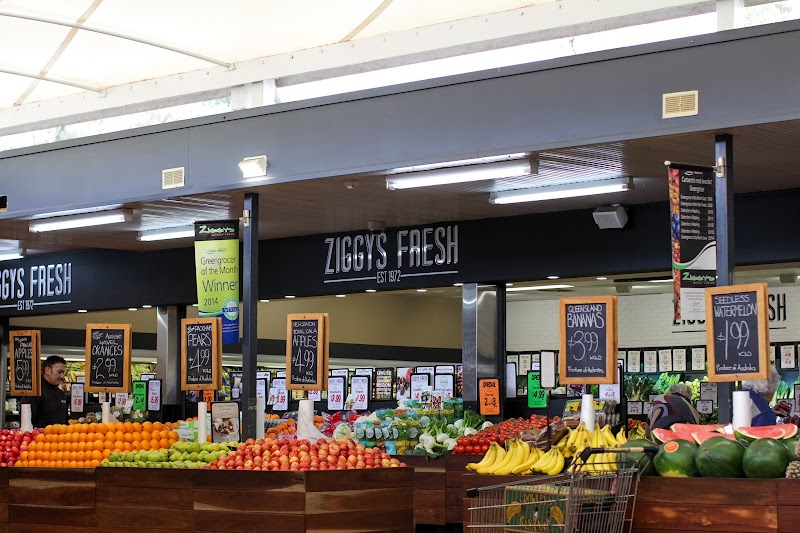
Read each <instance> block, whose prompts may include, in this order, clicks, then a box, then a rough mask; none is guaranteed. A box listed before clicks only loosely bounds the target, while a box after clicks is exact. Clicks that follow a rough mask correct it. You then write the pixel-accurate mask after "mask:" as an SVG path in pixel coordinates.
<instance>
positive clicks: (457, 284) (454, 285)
mask: <svg viewBox="0 0 800 533" xmlns="http://www.w3.org/2000/svg"><path fill="white" fill-rule="evenodd" d="M463 286H464V284H463V283H453V287H463Z"/></svg>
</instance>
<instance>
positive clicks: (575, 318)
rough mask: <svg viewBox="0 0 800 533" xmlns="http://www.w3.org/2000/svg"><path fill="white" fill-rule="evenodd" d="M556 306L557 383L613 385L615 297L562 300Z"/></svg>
mask: <svg viewBox="0 0 800 533" xmlns="http://www.w3.org/2000/svg"><path fill="white" fill-rule="evenodd" d="M559 307H560V315H561V316H560V318H561V351H560V353H559V355H560V359H561V360H560V376H561V383H563V384H574V385H578V384H597V383H616V382H617V372H616V366H617V299H616V296H597V297H592V298H562V299H561V300H560V303H559Z"/></svg>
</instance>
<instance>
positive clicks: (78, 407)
mask: <svg viewBox="0 0 800 533" xmlns="http://www.w3.org/2000/svg"><path fill="white" fill-rule="evenodd" d="M70 410H71V411H72V412H73V413H82V412H83V383H73V384H72V387H71V388H70Z"/></svg>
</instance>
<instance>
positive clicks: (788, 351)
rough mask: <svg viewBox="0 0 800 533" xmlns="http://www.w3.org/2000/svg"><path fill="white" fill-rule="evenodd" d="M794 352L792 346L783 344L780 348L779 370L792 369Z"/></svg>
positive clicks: (794, 364)
mask: <svg viewBox="0 0 800 533" xmlns="http://www.w3.org/2000/svg"><path fill="white" fill-rule="evenodd" d="M795 366H797V365H796V363H795V352H794V344H784V345H782V346H781V368H794V367H795Z"/></svg>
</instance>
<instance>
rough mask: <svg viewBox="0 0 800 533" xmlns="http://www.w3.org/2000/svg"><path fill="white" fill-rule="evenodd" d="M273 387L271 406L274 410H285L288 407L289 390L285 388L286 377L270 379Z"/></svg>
mask: <svg viewBox="0 0 800 533" xmlns="http://www.w3.org/2000/svg"><path fill="white" fill-rule="evenodd" d="M272 383H273V385H274V387H275V402H273V404H272V408H273V409H274V410H276V411H286V410H288V409H289V392H288V391H287V390H286V378H279V379H275V380H273V381H272Z"/></svg>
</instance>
